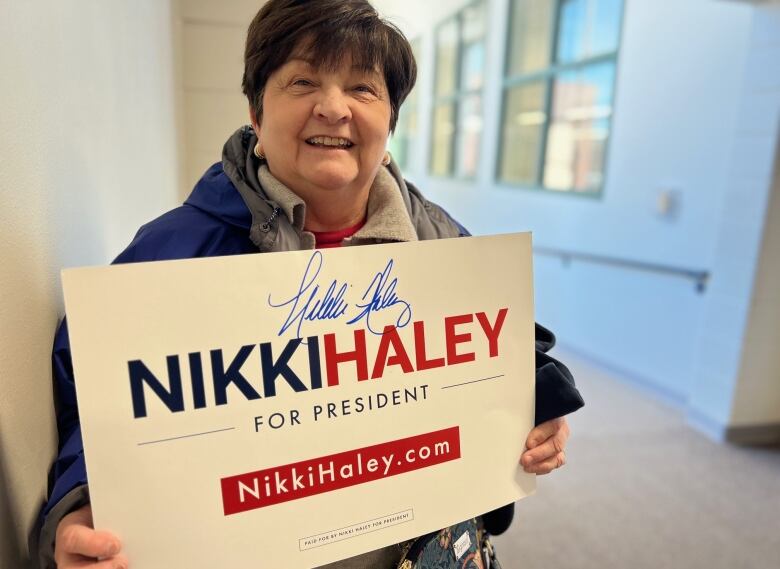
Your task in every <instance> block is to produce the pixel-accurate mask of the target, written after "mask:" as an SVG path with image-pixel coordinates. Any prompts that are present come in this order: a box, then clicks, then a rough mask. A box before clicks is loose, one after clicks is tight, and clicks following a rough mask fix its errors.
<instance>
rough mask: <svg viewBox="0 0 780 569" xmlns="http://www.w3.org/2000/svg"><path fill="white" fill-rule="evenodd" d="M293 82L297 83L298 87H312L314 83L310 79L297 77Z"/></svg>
mask: <svg viewBox="0 0 780 569" xmlns="http://www.w3.org/2000/svg"><path fill="white" fill-rule="evenodd" d="M292 84H293V85H297V86H298V87H311V86H312V85H314V83H312V82H311V81H309V80H308V79H296V80H295V81H293V83H292Z"/></svg>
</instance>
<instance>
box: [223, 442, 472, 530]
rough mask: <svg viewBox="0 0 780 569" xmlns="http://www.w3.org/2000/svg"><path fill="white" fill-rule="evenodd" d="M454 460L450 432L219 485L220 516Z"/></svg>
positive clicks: (455, 451)
mask: <svg viewBox="0 0 780 569" xmlns="http://www.w3.org/2000/svg"><path fill="white" fill-rule="evenodd" d="M459 458H460V431H459V428H458V427H450V428H448V429H442V430H440V431H433V432H430V433H424V434H422V435H416V436H413V437H407V438H405V439H398V440H394V441H388V442H384V443H380V444H376V445H372V446H367V447H363V448H359V449H355V450H349V451H345V452H340V453H337V454H331V455H327V456H321V457H318V458H313V459H310V460H303V461H301V462H295V463H292V464H285V465H282V466H275V467H272V468H266V469H263V470H257V471H255V472H247V473H246V474H239V475H236V476H229V477H227V478H222V479H221V481H220V482H221V484H222V505H223V508H224V512H225V515H226V516H229V515H231V514H237V513H239V512H246V511H248V510H255V509H257V508H264V507H266V506H273V505H274V504H280V503H282V502H288V501H290V500H298V499H300V498H305V497H307V496H314V495H316V494H322V493H324V492H330V491H332V490H339V489H341V488H347V487H349V486H356V485H358V484H364V483H366V482H372V481H374V480H379V479H381V478H387V477H389V476H396V475H398V474H403V473H405V472H411V471H413V470H420V469H421V468H427V467H429V466H434V465H436V464H442V463H444V462H449V461H451V460H457V459H459Z"/></svg>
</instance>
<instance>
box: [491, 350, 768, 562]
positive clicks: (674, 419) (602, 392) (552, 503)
mask: <svg viewBox="0 0 780 569" xmlns="http://www.w3.org/2000/svg"><path fill="white" fill-rule="evenodd" d="M558 356H559V357H561V358H562V359H563V360H564V361H566V363H567V364H569V365H570V367H571V368H572V371H573V372H574V373H575V377H576V378H577V381H578V385H579V386H580V389H581V391H582V393H583V396H584V398H585V401H586V406H585V408H583V409H582V410H580V411H579V412H577V413H576V414H575V415H573V416H572V417H571V420H570V424H571V428H572V437H571V439H570V441H569V445H568V449H567V456H568V464H567V465H566V466H565V467H564V468H563V469H561V470H560V471H557V472H553V473H552V474H550V475H548V476H544V477H540V478H539V480H538V488H537V493H536V494H535V495H534V496H531V497H529V498H526V499H525V500H523V501H521V502H520V503H519V504H518V505H517V509H516V514H515V520H514V523H513V524H512V527H511V528H510V529H509V530H508V531H507V533H506V534H504V535H502V536H499V537H497V538H495V544H496V548H497V551H498V554H499V555H498V556H499V560H500V561H501V562H502V566H503V567H504V569H569V568H570V569H590V568H596V567H598V568H615V569H617V568H624V567H625V568H631V569H645V568H647V569H663V568H675V569H676V568H685V569H696V568H706V569H721V568H723V569H726V568H729V569H737V568H740V569H741V568H745V569H748V568H756V569H758V568H761V569H764V568H773V569H774V568H780V448H740V447H735V446H732V445H725V444H718V443H715V442H713V441H711V440H710V439H708V438H706V437H705V436H704V435H702V434H700V433H699V432H697V431H695V430H693V429H692V428H691V427H690V426H688V425H687V424H686V422H685V420H684V417H683V415H682V412H681V411H680V410H679V409H677V408H675V407H672V406H670V405H668V404H666V403H663V402H661V401H659V400H657V399H656V398H654V397H653V396H652V395H650V394H648V393H647V392H645V391H642V390H640V389H639V388H637V387H635V386H633V385H631V384H630V383H627V382H625V381H620V380H618V379H617V378H616V377H614V376H612V375H610V374H609V373H607V372H604V371H602V370H599V369H597V368H595V367H594V366H593V365H592V364H590V363H588V362H586V361H584V360H580V359H578V358H576V357H574V356H570V355H568V354H562V353H558Z"/></svg>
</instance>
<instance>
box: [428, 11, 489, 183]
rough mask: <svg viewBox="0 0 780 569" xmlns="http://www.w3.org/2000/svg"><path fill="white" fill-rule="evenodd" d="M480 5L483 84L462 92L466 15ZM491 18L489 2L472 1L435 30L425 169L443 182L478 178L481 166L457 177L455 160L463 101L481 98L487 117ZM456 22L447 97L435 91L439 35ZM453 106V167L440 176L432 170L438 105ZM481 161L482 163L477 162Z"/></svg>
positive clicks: (441, 22)
mask: <svg viewBox="0 0 780 569" xmlns="http://www.w3.org/2000/svg"><path fill="white" fill-rule="evenodd" d="M479 5H482V9H483V10H484V17H485V20H484V25H485V30H484V35H483V38H482V41H483V42H484V43H485V53H484V55H483V60H482V64H483V66H482V84H481V85H480V86H479V87H478V88H475V89H463V88H462V79H463V78H462V73H463V52H464V49H463V48H464V43H463V28H464V24H463V19H464V14H465V13H466V12H467V11H468V10H469V9H471V8H475V7H477V6H479ZM489 16H490V0H472V1H471V2H468V3H467V4H465V5H463V6H462V7H461V8H459V9H458V11H457V12H455V13H453V14H450V15H449V16H447V17H446V18H444V19H443V20H441V21H440V22H439V23H438V24H436V26H435V27H434V30H433V96H432V98H431V113H430V114H431V117H430V121H431V130H430V132H431V136H430V153H429V156H428V164H427V166H426V170H427V173H428V175H429V176H430V177H432V178H436V179H440V180H462V181H467V182H473V181H475V180H476V179H477V178H478V177H479V167H477V170H476V171H475V172H474V174H473V175H468V176H464V175H459V174H457V173H456V172H457V168H456V158H457V150H458V148H457V142H458V137H457V133H458V122H459V120H460V113H459V112H460V106H461V104H463V101H464V100H465V99H466V98H468V97H469V96H472V95H478V96H479V97H480V98H481V100H482V104H481V108H480V112H481V115H482V118H483V119H484V118H485V84H486V83H487V80H488V77H487V75H486V71H487V36H488V34H487V27H488V25H489V21H488V18H489ZM453 21H455V22H456V24H457V40H456V42H455V45H456V51H457V53H456V56H455V89H454V90H453V91H452V93H450V94H447V95H439V94H438V93H437V92H436V90H437V88H438V83H437V81H438V77H439V66H440V62H439V41H438V40H439V32H440V31H441V29H442V28H444V27H445V26H447V25H449V24H451V23H452V22H453ZM448 104H450V105H453V106H454V112H453V119H452V124H453V133H452V136H451V137H450V140H449V147H450V148H449V151H450V158H451V160H450V167H449V172H448V173H447V174H440V173H438V172H434V170H433V160H434V149H433V146H434V145H435V144H436V137H435V133H436V110H437V109H438V108H439V106H443V105H448ZM484 132H485V131H484V129H483V130H482V132H481V134H480V145H479V146H480V153H482V148H481V147H482V137H483V136H484ZM478 162H479V160H478Z"/></svg>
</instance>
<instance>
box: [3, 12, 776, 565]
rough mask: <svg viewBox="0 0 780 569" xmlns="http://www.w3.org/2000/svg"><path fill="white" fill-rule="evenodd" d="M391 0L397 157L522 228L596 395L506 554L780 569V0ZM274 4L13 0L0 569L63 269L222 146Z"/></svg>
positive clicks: (28, 490) (552, 313) (41, 483)
mask: <svg viewBox="0 0 780 569" xmlns="http://www.w3.org/2000/svg"><path fill="white" fill-rule="evenodd" d="M373 3H374V4H375V6H376V7H377V8H378V9H379V11H380V12H381V13H382V14H383V15H384V16H386V17H388V18H390V19H391V20H392V21H393V22H395V23H396V24H397V25H398V26H399V27H400V28H401V29H402V30H403V31H404V32H405V33H406V34H407V36H408V37H409V38H410V40H411V41H412V43H413V46H414V49H415V52H416V54H417V61H418V66H419V76H418V83H417V87H416V88H415V90H414V92H413V93H412V95H411V96H410V98H409V99H408V100H407V102H406V103H405V105H404V107H403V109H402V114H401V118H400V120H399V124H398V129H397V131H396V133H395V136H394V137H393V138H392V140H391V141H390V149H391V151H392V153H393V155H394V157H395V158H396V160H397V161H398V162H399V163H400V165H401V167H402V170H403V171H404V173H405V175H406V176H407V177H408V178H409V179H410V180H412V181H413V182H415V183H416V184H417V185H418V186H419V187H420V188H421V189H422V190H423V192H425V194H426V195H427V196H428V197H429V198H431V199H433V200H434V201H436V202H438V203H440V204H442V205H443V206H444V207H445V208H447V209H448V210H449V211H450V213H452V214H453V216H454V217H456V218H457V219H459V220H460V221H461V222H462V223H463V224H464V225H465V226H466V227H468V228H469V229H470V230H471V231H472V233H475V234H489V233H501V232H509V231H533V233H534V243H535V289H536V303H537V308H536V309H537V320H538V321H539V322H541V323H543V324H545V325H546V326H548V327H550V328H552V329H553V330H554V331H555V332H556V334H557V335H558V339H559V347H558V348H556V352H555V353H556V355H557V357H559V358H561V359H562V360H564V361H565V362H566V363H567V364H569V365H570V366H571V367H572V369H573V371H574V373H575V377H576V378H577V380H578V384H579V386H580V388H581V390H582V392H583V395H584V397H585V399H586V402H587V405H586V407H585V408H584V409H583V410H582V411H581V412H579V413H577V414H576V415H575V416H574V417H572V419H571V425H572V439H571V441H570V443H569V449H568V457H569V465H568V466H567V467H566V468H564V469H562V470H561V471H558V472H556V473H554V474H552V475H550V476H547V477H544V478H542V479H540V481H539V490H538V493H537V495H536V496H534V497H531V498H529V499H526V500H524V501H522V502H521V503H520V504H519V505H518V507H517V514H516V519H515V523H514V524H513V526H512V528H511V529H510V530H509V532H507V534H505V535H503V536H501V537H500V538H498V540H497V543H498V551H499V557H500V558H501V559H502V561H503V563H504V566H505V567H506V569H513V568H517V569H521V568H522V569H532V568H539V569H541V568H549V567H559V568H567V567H573V568H575V567H583V568H586V567H587V568H590V567H594V568H595V567H610V568H612V567H614V568H622V567H632V568H644V567H647V568H648V569H650V568H654V569H657V568H660V567H670V568H671V567H675V568H676V567H692V568H693V567H702V568H720V567H723V568H726V567H728V568H736V567H745V568H748V567H750V568H753V567H755V568H765V567H777V566H778V561H777V560H778V559H780V448H778V446H777V444H778V441H780V166H779V164H780V159H779V156H780V153H779V152H778V133H779V132H780V1H772V0H769V1H759V0H755V1H748V0H742V1H740V0H477V1H471V2H468V1H457V0H452V1H449V0H440V1H438V2H434V1H430V0H374V2H373ZM261 4H262V1H261V0H220V1H219V2H217V1H216V0H101V1H98V0H91V1H90V0H69V1H61V0H32V1H30V2H26V1H24V2H23V1H21V0H0V38H1V39H0V41H2V49H0V77H2V90H1V91H0V252H1V253H2V255H1V256H0V259H2V264H0V330H1V332H2V342H1V343H0V567H2V568H3V569H5V568H9V569H11V568H25V567H28V566H29V563H28V561H27V549H26V539H27V534H28V532H29V530H30V528H31V526H32V522H33V519H34V516H35V514H36V512H37V510H38V508H39V507H40V505H41V503H42V501H43V499H44V497H45V494H46V485H47V471H48V468H49V465H50V463H51V460H52V458H53V456H54V454H55V450H56V435H55V428H54V415H53V407H52V401H51V370H50V361H49V353H50V350H51V347H50V346H51V340H52V336H53V330H54V326H55V324H56V321H57V319H58V317H59V316H60V315H61V314H62V300H61V294H60V284H59V270H60V269H61V268H63V267H69V266H77V265H94V264H105V263H107V262H109V261H110V260H111V259H112V258H113V256H114V255H116V254H117V253H118V252H119V251H121V250H122V249H123V248H124V247H125V245H126V244H127V243H128V242H129V241H130V239H131V238H132V236H133V234H134V232H135V230H136V229H137V228H138V226H140V225H141V224H142V223H144V222H146V221H148V220H150V219H152V218H154V217H156V216H157V215H159V214H160V213H162V212H163V211H166V210H168V209H170V208H172V207H174V206H176V205H177V204H179V203H180V202H181V201H182V199H183V198H184V197H186V195H187V194H188V193H189V191H190V189H191V187H192V185H193V184H194V182H195V181H196V180H197V179H198V178H199V177H200V175H201V174H202V173H203V172H204V171H205V169H206V168H207V167H208V166H209V165H211V164H212V163H214V162H216V161H219V160H220V157H221V149H222V145H223V143H224V141H225V140H226V139H227V137H228V136H229V135H230V134H231V133H232V132H233V131H234V130H235V129H236V128H238V127H239V126H241V125H242V124H245V123H247V122H248V118H247V116H248V115H247V103H246V100H245V99H244V97H243V95H242V94H241V91H240V82H241V75H242V71H243V66H242V53H243V42H244V39H245V34H246V28H247V25H248V23H249V21H250V20H251V18H252V16H253V15H254V14H255V13H256V11H257V10H258V8H259V7H260V5H261ZM478 487H479V485H478V483H477V484H475V485H474V488H475V491H476V490H478Z"/></svg>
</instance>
